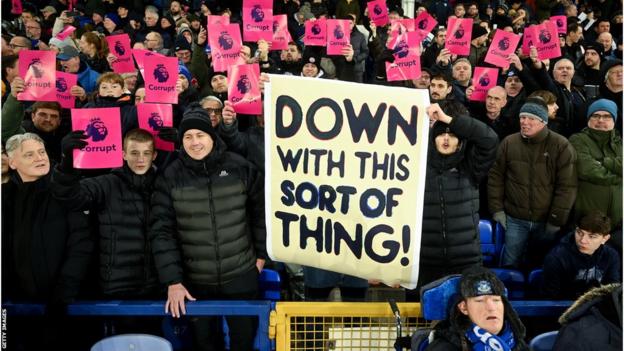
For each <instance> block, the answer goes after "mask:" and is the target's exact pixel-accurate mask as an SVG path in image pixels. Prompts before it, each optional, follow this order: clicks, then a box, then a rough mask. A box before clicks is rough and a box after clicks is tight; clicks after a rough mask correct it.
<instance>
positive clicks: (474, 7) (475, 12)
mask: <svg viewBox="0 0 624 351" xmlns="http://www.w3.org/2000/svg"><path fill="white" fill-rule="evenodd" d="M478 14H479V9H478V8H477V5H475V4H472V5H470V6H468V16H470V17H475V16H477V15H478Z"/></svg>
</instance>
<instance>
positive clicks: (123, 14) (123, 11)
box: [117, 7, 128, 18]
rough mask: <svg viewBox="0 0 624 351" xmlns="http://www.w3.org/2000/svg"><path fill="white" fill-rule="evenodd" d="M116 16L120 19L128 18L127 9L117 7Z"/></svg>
mask: <svg viewBox="0 0 624 351" xmlns="http://www.w3.org/2000/svg"><path fill="white" fill-rule="evenodd" d="M117 15H119V17H121V18H125V17H126V16H128V9H127V8H125V7H118V8H117Z"/></svg>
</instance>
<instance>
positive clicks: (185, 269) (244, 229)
mask: <svg viewBox="0 0 624 351" xmlns="http://www.w3.org/2000/svg"><path fill="white" fill-rule="evenodd" d="M215 135H216V134H213V135H212V137H213V140H214V146H213V149H212V151H211V152H210V154H208V156H206V157H205V158H204V159H202V160H195V159H193V158H191V157H190V156H189V155H188V154H187V153H186V152H185V151H184V149H182V150H181V151H180V157H179V158H178V159H177V160H175V161H174V162H173V163H171V164H170V165H169V166H168V167H167V169H166V170H165V171H164V174H163V175H161V176H159V177H158V178H157V180H156V185H155V190H154V196H153V207H152V213H151V220H150V223H151V231H150V240H151V244H152V250H153V253H154V259H155V262H156V268H157V270H158V275H159V278H160V281H161V282H162V283H164V284H166V285H171V284H177V283H182V282H184V283H185V284H187V283H190V284H193V285H199V286H210V285H217V284H223V283H227V282H229V281H232V280H233V279H236V278H238V277H240V276H242V275H243V274H245V273H247V272H248V271H249V270H250V269H252V268H255V263H256V259H258V258H265V257H266V256H267V254H266V248H265V239H266V229H265V222H264V191H263V180H262V179H263V178H262V175H261V174H259V173H258V171H257V170H256V168H255V167H254V166H253V165H252V164H251V163H249V162H248V161H246V160H245V159H243V158H242V157H241V156H239V155H237V154H234V153H230V152H225V144H224V143H223V141H221V139H219V138H218V137H215Z"/></svg>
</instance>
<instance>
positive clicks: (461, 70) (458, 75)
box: [453, 61, 472, 82]
mask: <svg viewBox="0 0 624 351" xmlns="http://www.w3.org/2000/svg"><path fill="white" fill-rule="evenodd" d="M471 75H472V74H471V72H470V64H469V63H468V62H464V61H462V62H459V63H456V64H455V65H454V66H453V78H455V80H457V81H458V82H466V81H468V80H470V76H471Z"/></svg>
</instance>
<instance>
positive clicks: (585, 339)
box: [553, 284, 622, 351]
mask: <svg viewBox="0 0 624 351" xmlns="http://www.w3.org/2000/svg"><path fill="white" fill-rule="evenodd" d="M559 323H560V324H561V325H562V327H561V329H560V330H559V334H558V336H557V341H556V342H555V346H554V347H553V351H568V350H575V351H590V350H596V351H598V350H600V351H611V350H612V351H616V350H618V351H619V350H621V349H622V285H621V284H611V285H605V286H601V287H599V288H595V289H592V290H590V291H588V292H587V293H585V294H584V295H583V296H581V297H580V298H579V299H578V300H577V301H576V302H575V303H574V304H573V305H572V306H571V307H570V308H569V309H568V310H567V311H565V313H563V315H561V317H560V318H559Z"/></svg>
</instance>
